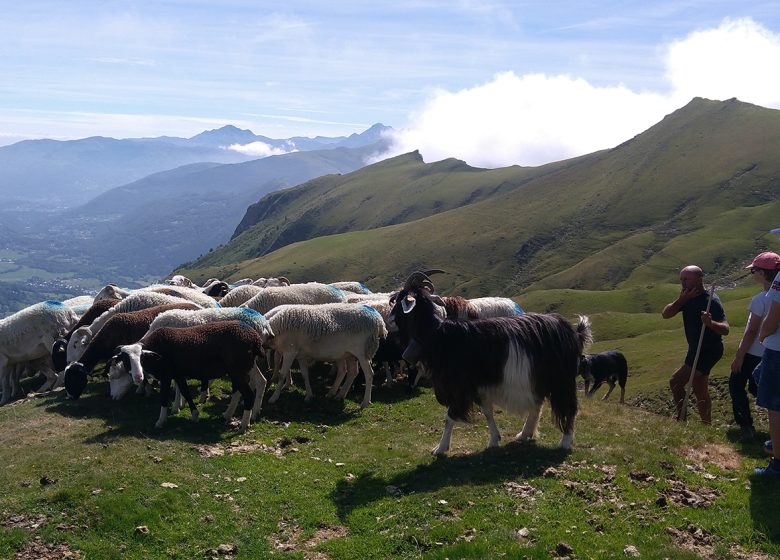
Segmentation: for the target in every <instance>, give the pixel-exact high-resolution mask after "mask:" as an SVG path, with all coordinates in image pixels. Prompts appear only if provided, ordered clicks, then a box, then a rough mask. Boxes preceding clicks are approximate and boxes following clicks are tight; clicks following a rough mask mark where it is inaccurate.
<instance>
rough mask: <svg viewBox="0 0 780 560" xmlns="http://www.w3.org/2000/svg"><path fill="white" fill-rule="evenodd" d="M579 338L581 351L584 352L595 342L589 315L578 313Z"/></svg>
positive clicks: (577, 329) (577, 328)
mask: <svg viewBox="0 0 780 560" xmlns="http://www.w3.org/2000/svg"><path fill="white" fill-rule="evenodd" d="M577 319H578V322H577V327H576V331H577V338H578V339H579V343H580V353H581V354H582V353H584V352H585V350H586V349H587V348H588V347H589V346H590V345H591V344H592V343H593V332H592V331H591V328H590V319H589V318H588V316H587V315H577Z"/></svg>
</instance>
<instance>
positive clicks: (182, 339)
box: [112, 321, 267, 431]
mask: <svg viewBox="0 0 780 560" xmlns="http://www.w3.org/2000/svg"><path fill="white" fill-rule="evenodd" d="M263 352H264V350H263V339H262V337H261V336H260V335H259V334H258V333H257V331H256V330H255V329H254V328H252V327H250V326H247V324H246V323H245V322H241V321H218V322H214V323H206V324H203V325H196V326H194V327H184V328H174V327H162V328H159V329H157V330H155V331H154V332H151V333H147V334H146V335H144V337H143V338H142V339H141V340H139V341H138V342H137V343H135V344H130V345H126V346H121V347H120V348H119V352H118V354H116V355H115V356H114V358H112V362H113V363H118V362H121V363H122V364H123V367H124V368H125V369H126V370H127V371H129V372H130V375H131V376H132V378H133V382H134V383H135V384H136V385H140V384H141V382H143V380H144V379H145V378H146V376H148V375H149V374H151V375H153V376H154V377H156V378H157V379H158V380H159V381H160V416H159V418H158V419H157V422H156V424H155V426H156V427H157V428H161V427H162V426H163V425H164V424H165V422H166V420H167V418H168V407H167V406H168V401H169V397H170V391H171V382H172V381H175V382H176V384H177V385H178V386H179V387H180V389H181V391H182V393H183V394H184V398H185V399H186V400H187V403H188V404H189V407H190V411H191V413H192V420H193V421H197V419H198V410H197V408H196V407H195V403H194V402H193V400H192V397H191V396H190V393H189V390H188V388H187V379H198V380H201V381H208V380H209V379H214V378H217V377H222V376H223V375H228V376H229V377H230V380H231V382H232V385H233V389H234V392H236V391H238V392H240V394H241V396H242V397H243V401H244V412H243V416H242V419H241V431H246V429H247V428H248V427H249V422H250V419H251V417H253V416H256V415H257V414H259V412H260V407H261V405H262V398H263V397H262V395H263V393H264V392H265V387H266V385H267V382H266V379H265V377H263V374H262V372H261V371H260V368H258V367H257V363H256V360H257V358H258V357H259V356H261V355H262V354H263ZM253 376H254V377H257V379H258V384H257V390H256V391H254V390H252V387H251V379H252V377H253ZM232 404H233V403H231V406H232ZM228 413H230V415H231V416H232V413H233V411H232V410H230V408H229V409H228ZM226 414H227V413H226Z"/></svg>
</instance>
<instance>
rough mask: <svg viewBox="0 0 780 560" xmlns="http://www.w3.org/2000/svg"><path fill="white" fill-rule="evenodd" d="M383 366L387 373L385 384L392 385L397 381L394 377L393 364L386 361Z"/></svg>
mask: <svg viewBox="0 0 780 560" xmlns="http://www.w3.org/2000/svg"><path fill="white" fill-rule="evenodd" d="M382 368H383V371H384V374H385V385H392V384H393V382H395V379H394V378H393V364H391V363H390V362H384V364H383V365H382Z"/></svg>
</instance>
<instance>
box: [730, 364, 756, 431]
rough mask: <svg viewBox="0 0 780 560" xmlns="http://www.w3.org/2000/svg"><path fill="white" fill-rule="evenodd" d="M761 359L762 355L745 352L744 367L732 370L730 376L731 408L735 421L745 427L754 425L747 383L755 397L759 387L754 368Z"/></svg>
mask: <svg viewBox="0 0 780 560" xmlns="http://www.w3.org/2000/svg"><path fill="white" fill-rule="evenodd" d="M760 361H761V356H754V355H753V354H745V359H744V360H743V361H742V369H741V370H739V371H732V372H731V375H730V376H729V393H730V394H731V408H732V409H733V410H734V422H736V423H737V424H738V425H740V426H742V427H743V428H746V427H751V428H752V427H753V417H752V416H751V415H750V403H749V402H748V396H747V392H746V391H745V385H747V390H748V391H750V394H751V395H753V396H754V397H755V396H756V390H757V388H756V382H755V380H754V379H753V370H754V369H755V368H756V366H757V365H758V363H759V362H760Z"/></svg>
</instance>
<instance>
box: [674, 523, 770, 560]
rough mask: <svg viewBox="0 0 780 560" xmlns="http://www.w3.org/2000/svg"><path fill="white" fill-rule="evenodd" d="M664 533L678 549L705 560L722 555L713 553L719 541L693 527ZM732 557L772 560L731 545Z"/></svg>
mask: <svg viewBox="0 0 780 560" xmlns="http://www.w3.org/2000/svg"><path fill="white" fill-rule="evenodd" d="M666 533H667V534H668V535H670V536H671V537H672V539H673V540H674V544H675V545H677V546H678V547H679V548H681V549H683V550H685V551H687V552H692V553H693V554H696V555H697V556H699V557H701V558H705V559H706V560H719V559H720V558H723V556H722V555H720V554H716V553H715V546H716V545H717V544H718V543H719V542H720V539H719V538H718V537H717V536H715V535H713V534H712V533H710V532H708V531H705V530H704V529H702V528H700V527H696V526H695V525H688V526H687V527H685V528H682V529H676V528H674V527H667V528H666ZM729 552H730V553H731V555H732V557H734V558H737V559H738V560H772V556H770V555H768V554H764V553H763V552H747V551H746V550H744V549H743V548H742V547H740V546H738V545H736V544H732V545H731V546H730V547H729Z"/></svg>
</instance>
